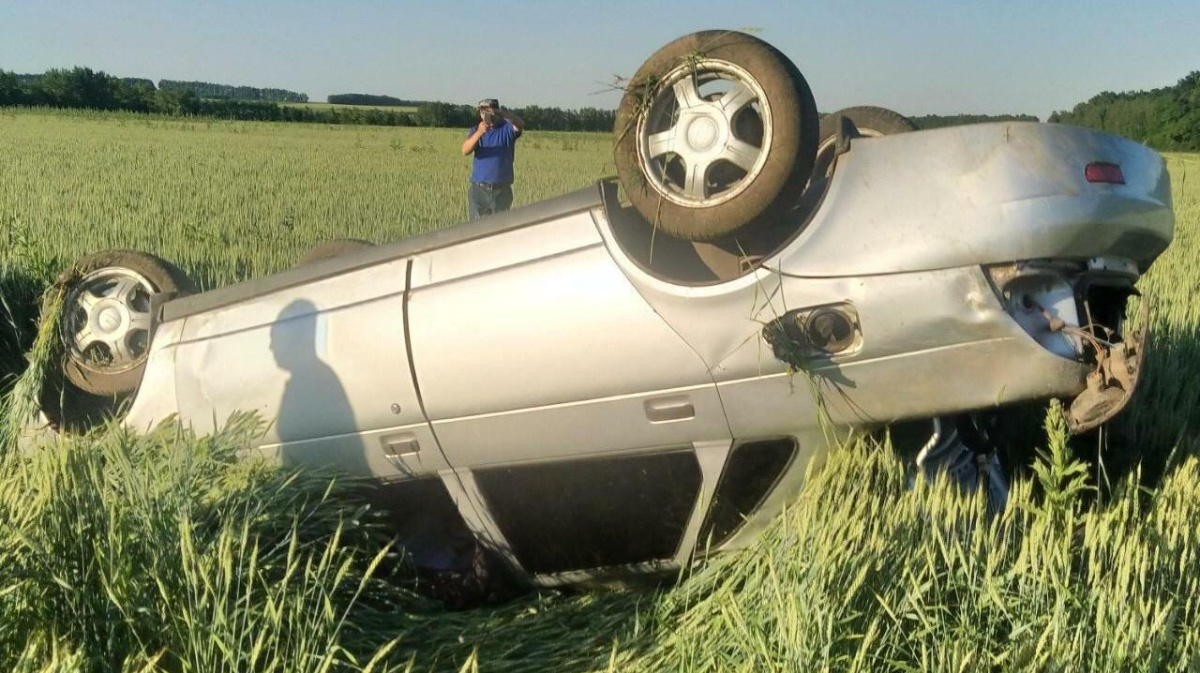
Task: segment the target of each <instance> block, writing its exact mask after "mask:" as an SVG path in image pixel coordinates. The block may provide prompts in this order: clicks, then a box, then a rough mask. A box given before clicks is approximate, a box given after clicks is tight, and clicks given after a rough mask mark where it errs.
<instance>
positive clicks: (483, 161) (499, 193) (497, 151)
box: [462, 98, 525, 220]
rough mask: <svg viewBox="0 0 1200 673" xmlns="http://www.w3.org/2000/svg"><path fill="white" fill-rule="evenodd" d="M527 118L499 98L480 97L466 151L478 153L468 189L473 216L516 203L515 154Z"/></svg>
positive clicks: (468, 201) (468, 198)
mask: <svg viewBox="0 0 1200 673" xmlns="http://www.w3.org/2000/svg"><path fill="white" fill-rule="evenodd" d="M524 130H525V122H524V121H523V120H522V119H521V118H520V117H518V116H517V115H515V114H513V113H512V112H510V111H508V110H505V109H503V108H501V107H500V101H498V100H496V99H495V98H485V99H483V100H481V101H479V123H478V124H476V125H475V126H472V127H471V129H470V130H469V131H467V139H466V140H464V141H463V144H462V153H463V154H464V155H467V154H471V153H472V152H474V153H475V160H474V162H473V163H472V166H471V186H470V188H468V190H467V213H468V216H469V217H470V219H472V220H473V219H475V218H477V217H482V216H483V215H491V214H492V213H499V212H502V211H505V210H508V209H509V208H511V207H512V200H513V193H512V183H513V157H514V156H515V154H516V149H517V139H518V138H520V137H521V132H522V131H524Z"/></svg>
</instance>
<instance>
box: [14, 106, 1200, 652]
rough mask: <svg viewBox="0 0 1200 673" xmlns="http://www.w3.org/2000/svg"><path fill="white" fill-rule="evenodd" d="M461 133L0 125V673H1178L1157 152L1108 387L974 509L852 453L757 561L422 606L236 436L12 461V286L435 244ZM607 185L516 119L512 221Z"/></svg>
mask: <svg viewBox="0 0 1200 673" xmlns="http://www.w3.org/2000/svg"><path fill="white" fill-rule="evenodd" d="M463 133H465V131H464V132H458V131H455V130H441V129H411V128H382V127H351V126H328V127H327V126H321V125H301V124H269V123H249V122H215V121H214V122H208V121H203V120H179V119H159V118H150V117H145V116H137V115H131V114H121V113H111V114H101V113H83V112H53V113H52V112H46V111H12V110H0V237H2V238H0V241H3V248H2V250H0V291H2V292H3V300H4V301H3V316H2V317H3V320H0V346H3V350H0V353H4V354H6V358H7V359H8V362H5V363H3V365H2V366H0V370H3V371H6V372H11V374H12V375H13V376H16V375H18V374H20V373H21V372H22V370H24V374H23V375H21V376H20V378H17V379H11V378H10V380H9V381H8V383H7V384H6V386H5V389H6V390H8V391H9V393H8V395H7V398H6V403H5V408H4V411H3V413H4V414H5V416H4V417H2V418H0V426H3V430H2V431H0V442H3V444H2V445H0V670H6V671H28V672H33V671H89V672H91V671H97V672H99V671H105V672H108V671H112V672H118V671H119V672H132V671H164V672H185V671H186V672H197V673H212V672H219V671H228V672H231V673H232V672H247V671H279V672H284V671H360V670H362V671H443V670H445V671H578V672H582V671H892V670H894V671H926V670H928V671H1200V459H1198V457H1200V439H1198V437H1200V427H1198V426H1200V414H1198V413H1197V409H1198V407H1200V381H1198V380H1197V375H1200V301H1197V299H1196V297H1197V295H1200V240H1198V239H1197V236H1198V234H1200V185H1198V184H1197V183H1198V182H1200V157H1197V156H1194V155H1172V156H1169V157H1168V165H1169V168H1170V171H1171V175H1172V186H1173V190H1174V192H1173V193H1174V198H1175V208H1176V217H1177V229H1176V238H1175V242H1174V244H1173V245H1172V247H1171V248H1170V249H1169V250H1168V251H1167V252H1166V253H1165V254H1164V255H1163V257H1162V258H1161V259H1160V260H1159V261H1158V262H1157V263H1156V265H1155V266H1154V267H1153V268H1152V269H1151V271H1150V272H1149V274H1148V275H1147V276H1146V277H1144V278H1143V280H1142V282H1141V283H1140V289H1141V290H1142V292H1143V293H1144V294H1145V295H1146V296H1148V297H1150V298H1151V300H1152V304H1151V307H1152V310H1151V313H1150V316H1151V317H1150V320H1151V322H1152V327H1153V329H1154V332H1153V334H1154V337H1153V346H1152V352H1151V354H1150V356H1149V360H1148V371H1147V375H1146V378H1145V379H1144V381H1143V384H1142V388H1141V390H1140V391H1139V393H1138V397H1137V399H1136V400H1135V401H1134V403H1133V404H1132V405H1131V407H1130V408H1129V410H1127V412H1126V413H1125V414H1124V415H1123V417H1122V418H1121V419H1119V422H1117V423H1115V424H1114V425H1113V427H1112V428H1110V429H1109V430H1108V431H1106V433H1104V434H1103V435H1102V441H1100V442H1098V441H1097V440H1095V439H1089V440H1086V441H1081V440H1071V441H1068V437H1067V433H1066V430H1065V423H1064V420H1063V415H1062V412H1061V409H1060V408H1059V407H1058V406H1057V405H1051V407H1050V408H1049V410H1048V411H1047V412H1046V413H1045V421H1044V427H1043V428H1042V429H1040V430H1039V431H1038V432H1036V433H1034V434H1032V435H1031V436H1030V437H1029V446H1028V450H1027V451H1026V452H1025V458H1026V460H1025V461H1024V462H1025V465H1024V466H1023V467H1022V468H1021V469H1020V472H1019V474H1018V475H1016V476H1015V477H1014V479H1013V489H1012V494H1011V498H1010V500H1009V504H1008V507H1007V509H1006V510H1005V512H1004V513H1003V514H1002V515H1000V516H996V517H988V516H987V515H986V514H985V503H983V502H981V501H980V500H978V499H976V498H972V497H969V496H963V495H960V494H959V493H957V492H956V491H955V490H954V489H952V488H951V487H949V486H948V485H947V484H944V483H940V482H937V483H925V482H924V481H919V482H918V483H917V484H916V486H915V487H909V481H908V475H907V473H906V471H905V467H904V464H903V462H902V461H901V460H900V459H899V458H897V456H896V455H895V454H894V452H893V451H892V450H891V448H890V446H889V445H888V444H887V442H886V440H881V439H879V438H851V439H849V440H847V441H846V442H845V445H844V446H842V447H840V448H838V449H837V450H835V451H834V453H833V454H832V455H831V457H830V458H829V460H828V461H827V462H826V463H825V464H824V465H823V466H822V467H821V468H820V469H819V470H813V471H812V473H811V476H810V480H809V483H808V485H807V487H806V489H805V491H804V492H803V494H802V495H801V496H800V497H799V498H798V499H797V500H796V502H795V503H794V504H793V505H792V506H791V507H790V508H789V509H788V511H787V512H786V513H785V514H783V515H782V516H781V517H780V518H779V519H778V520H777V521H776V523H775V525H774V526H773V527H772V528H771V529H770V530H769V531H768V532H767V533H766V534H765V535H764V536H763V538H762V539H761V541H760V542H759V543H758V544H756V545H755V546H753V547H751V548H749V549H746V550H744V551H742V552H736V553H732V554H728V555H725V556H721V557H718V558H717V559H714V560H712V561H710V562H708V563H706V564H704V565H699V566H697V567H696V568H694V569H691V570H690V571H689V572H687V573H685V574H684V575H683V576H682V577H680V578H679V581H678V582H673V583H670V584H668V585H664V586H661V587H658V588H655V589H642V590H638V591H633V590H628V591H610V592H604V593H569V592H543V593H540V594H532V595H529V596H526V597H523V598H520V599H517V600H516V601H513V602H509V603H506V604H503V605H499V606H494V607H484V608H476V609H472V610H464V611H449V610H446V609H444V608H443V607H442V606H440V605H439V604H437V603H434V602H432V601H430V600H428V599H425V598H422V597H421V596H420V595H419V594H417V593H415V592H414V591H413V590H412V583H411V579H410V576H409V575H408V574H407V571H406V570H405V569H404V567H403V565H401V564H396V563H391V562H388V558H387V555H388V554H389V552H393V551H395V550H392V549H390V548H389V547H388V542H389V539H388V536H387V533H386V530H385V529H384V528H383V527H382V526H381V525H380V523H379V517H378V515H377V514H376V513H375V512H374V511H373V510H371V509H369V508H366V507H365V506H364V504H363V503H364V497H363V489H364V488H367V487H366V486H365V485H363V484H356V483H349V482H347V481H346V480H343V479H339V478H338V477H337V476H336V475H331V474H319V473H312V472H307V473H293V472H288V471H283V470H277V469H271V468H268V467H266V466H264V465H260V464H255V463H250V462H244V461H239V460H238V459H237V455H238V452H239V449H240V448H241V447H242V446H244V445H245V444H246V443H247V442H248V441H249V439H248V438H249V437H251V436H252V435H253V433H255V432H257V431H258V430H259V429H260V427H261V421H260V420H259V419H254V418H242V419H239V420H237V421H236V422H234V423H231V424H230V427H228V428H227V429H226V430H225V431H223V432H222V433H220V434H219V435H216V436H212V437H194V436H191V435H190V434H188V433H187V432H185V431H183V430H181V429H180V428H178V427H174V426H163V427H160V428H158V429H157V430H156V431H155V432H154V433H151V434H150V435H146V436H138V435H133V434H129V433H127V432H125V431H122V430H121V429H119V428H118V427H115V426H113V427H108V428H100V429H98V430H96V431H94V432H93V433H91V434H89V435H87V436H85V437H78V438H70V439H64V440H62V441H61V442H60V443H59V444H57V445H55V446H50V447H46V448H43V449H39V450H37V451H33V452H29V451H21V450H17V449H16V447H15V446H14V444H13V441H12V437H13V432H12V428H13V427H14V426H15V425H17V424H19V422H20V420H21V417H22V416H23V414H24V413H25V410H26V409H27V406H28V399H29V395H30V390H33V389H36V387H37V385H38V376H39V374H40V371H41V367H43V366H44V365H45V358H44V355H45V353H46V352H48V348H49V344H50V342H51V340H50V339H49V337H48V336H47V334H46V333H43V334H42V335H41V338H40V339H36V340H35V337H36V336H37V329H36V326H37V317H38V308H39V306H40V305H41V303H42V301H43V299H42V296H41V293H42V290H43V289H44V288H46V287H47V286H48V285H49V283H50V282H51V281H52V280H53V278H54V276H55V275H56V274H57V273H58V272H59V271H60V270H62V269H63V268H65V267H67V266H69V264H70V263H71V261H72V260H74V259H75V258H77V257H79V256H82V255H84V254H87V253H91V252H96V251H99V250H102V249H108V248H136V249H140V250H145V251H149V252H153V253H156V254H158V255H161V256H163V257H165V258H167V259H169V260H172V261H174V262H175V263H177V264H178V265H179V266H180V267H181V268H182V269H183V270H184V271H186V272H188V273H189V274H190V275H191V276H192V277H193V278H195V279H196V280H197V281H198V282H199V284H200V285H201V286H202V287H204V288H212V287H217V286H220V285H224V284H228V283H231V282H235V281H238V280H242V279H246V278H252V277H257V276H261V275H264V274H268V273H271V272H274V271H278V270H281V269H284V268H287V267H288V266H290V265H292V264H294V263H295V262H296V261H297V260H298V259H299V258H300V257H301V255H303V254H304V253H305V252H306V251H307V250H309V249H310V248H312V247H313V246H314V245H316V244H318V243H320V242H322V241H326V240H329V239H333V238H345V237H352V238H363V239H367V240H371V241H375V242H381V241H387V240H394V239H397V238H401V237H404V236H409V235H412V234H416V233H419V232H423V231H428V230H430V229H435V228H438V227H445V226H450V225H453V224H455V223H457V222H461V221H462V220H464V219H465V189H466V178H467V172H468V168H469V164H468V160H467V159H466V158H464V157H462V156H461V155H460V153H459V150H458V147H459V144H460V142H461V140H462V137H463ZM612 173H613V167H612V157H611V138H610V137H609V136H607V135H603V134H559V133H532V132H531V133H529V134H528V136H527V137H526V138H524V139H523V140H522V141H521V143H520V145H519V147H518V151H517V188H516V200H517V205H518V206H519V205H522V204H526V203H530V202H533V201H537V200H539V199H544V198H547V197H551V196H555V195H558V194H562V193H565V192H568V191H571V190H574V189H578V188H581V187H584V186H586V185H588V184H590V183H592V182H593V181H595V180H596V179H597V178H600V177H602V176H606V175H610V174H612ZM49 304H51V305H52V304H53V302H52V301H51V302H49ZM24 353H28V354H29V355H28V362H29V363H31V364H30V365H29V366H28V367H26V366H25V363H26V359H25V358H26V356H25V355H23V354H24Z"/></svg>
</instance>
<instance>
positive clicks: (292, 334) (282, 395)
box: [174, 259, 446, 479]
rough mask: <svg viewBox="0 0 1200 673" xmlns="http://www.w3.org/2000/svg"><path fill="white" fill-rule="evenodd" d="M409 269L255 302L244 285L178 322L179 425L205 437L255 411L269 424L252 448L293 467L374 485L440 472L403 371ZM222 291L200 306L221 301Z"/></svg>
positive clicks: (351, 276) (403, 265) (318, 283)
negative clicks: (366, 479) (336, 471)
mask: <svg viewBox="0 0 1200 673" xmlns="http://www.w3.org/2000/svg"><path fill="white" fill-rule="evenodd" d="M409 263H410V262H409V260H408V259H395V260H391V261H386V262H383V263H378V264H374V265H370V266H366V267H363V268H357V269H352V270H349V271H346V272H342V273H333V274H332V275H328V273H326V277H318V278H316V279H314V280H311V281H307V282H297V283H295V284H291V285H289V286H287V287H283V288H281V289H278V290H275V291H269V292H265V293H261V294H256V293H255V292H254V285H253V284H250V285H248V286H246V289H247V293H246V294H247V296H246V297H245V298H244V299H242V300H241V301H234V302H232V303H229V304H228V305H219V306H212V307H210V308H207V309H206V310H201V311H198V312H195V313H192V314H191V315H187V316H186V317H185V318H183V319H184V321H185V322H184V325H183V328H182V334H181V337H180V340H179V342H178V345H177V346H176V348H175V353H174V358H175V379H176V380H175V389H176V395H177V398H178V407H179V411H180V415H181V417H182V418H184V419H185V420H186V421H187V422H188V423H190V424H191V425H192V426H193V427H195V428H196V429H197V430H198V431H202V432H205V431H210V430H212V429H214V428H215V427H217V426H220V425H223V424H224V423H225V421H226V419H228V418H229V416H230V414H232V413H234V412H237V411H243V412H257V413H258V414H259V415H260V416H261V418H262V419H264V420H266V421H268V422H269V423H270V425H269V427H268V428H267V430H266V432H265V434H264V435H263V436H262V437H261V439H260V440H259V441H260V442H261V446H260V449H261V450H262V451H263V452H264V453H265V454H267V455H269V456H278V457H280V458H282V459H284V460H285V461H287V462H290V463H298V464H306V465H313V466H331V467H337V468H340V469H342V470H345V471H348V472H350V473H351V474H356V475H361V476H372V477H377V478H381V479H404V478H411V477H417V476H422V475H432V474H434V473H436V472H437V471H438V470H440V469H443V468H445V467H446V463H445V461H444V460H443V459H442V457H441V454H440V452H438V451H437V450H436V445H435V443H434V442H433V437H432V432H431V430H430V428H429V426H428V423H427V422H426V420H425V417H424V415H423V413H422V412H421V408H420V404H419V402H418V400H417V395H416V389H415V385H414V382H413V377H412V373H411V370H410V367H409V361H408V350H407V344H406V334H405V314H404V300H405V290H406V287H407V276H408V265H409ZM317 271H319V269H318V270H317ZM287 273H288V274H297V273H303V269H297V270H293V271H290V272H287ZM235 291H236V290H235ZM219 292H220V291H218V292H214V293H208V294H210V295H213V298H212V299H205V301H208V302H210V303H211V302H214V301H219V300H222V299H223V298H225V299H228V298H229V297H228V293H226V295H224V296H223V295H222V294H220V293H219ZM204 297H205V295H199V296H198V298H204Z"/></svg>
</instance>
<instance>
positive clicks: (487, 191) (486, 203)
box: [467, 182, 513, 220]
mask: <svg viewBox="0 0 1200 673" xmlns="http://www.w3.org/2000/svg"><path fill="white" fill-rule="evenodd" d="M512 199H513V197H512V185H511V184H496V183H490V182H472V183H471V186H470V188H468V189H467V217H469V218H470V219H472V220H474V219H475V218H478V217H483V216H484V215H491V214H492V213H501V212H504V211H506V210H508V209H509V208H512Z"/></svg>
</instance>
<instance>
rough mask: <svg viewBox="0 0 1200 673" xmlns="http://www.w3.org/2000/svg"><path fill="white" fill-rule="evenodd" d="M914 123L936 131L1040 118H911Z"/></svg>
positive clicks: (999, 116)
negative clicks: (954, 127) (938, 129)
mask: <svg viewBox="0 0 1200 673" xmlns="http://www.w3.org/2000/svg"><path fill="white" fill-rule="evenodd" d="M909 119H911V120H912V123H914V124H916V125H917V128H919V129H922V130H924V129H936V128H942V127H943V126H962V125H964V124H983V123H986V122H1036V121H1038V118H1037V117H1035V116H1033V115H1026V114H1018V115H1009V114H1000V115H969V114H957V115H921V116H919V117H909Z"/></svg>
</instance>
